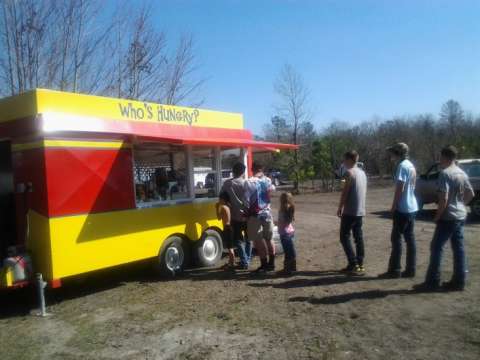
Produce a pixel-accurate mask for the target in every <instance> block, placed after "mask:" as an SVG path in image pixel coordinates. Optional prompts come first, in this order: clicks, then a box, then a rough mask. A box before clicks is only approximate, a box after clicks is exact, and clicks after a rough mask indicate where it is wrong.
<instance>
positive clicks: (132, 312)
mask: <svg viewBox="0 0 480 360" xmlns="http://www.w3.org/2000/svg"><path fill="white" fill-rule="evenodd" d="M391 191H392V189H391V188H377V189H372V190H370V192H369V195H368V216H367V218H366V220H365V226H364V232H365V238H366V268H367V274H366V276H365V277H362V278H352V277H347V276H344V275H341V274H339V273H338V272H337V270H338V269H340V268H342V267H344V266H345V258H344V255H343V252H342V249H341V247H340V244H339V242H338V226H339V220H338V219H337V218H336V216H335V210H336V204H337V200H338V194H337V193H333V194H315V195H301V196H298V197H296V201H297V241H296V245H297V250H298V257H299V259H298V267H299V272H298V274H297V275H296V276H293V277H289V278H282V277H277V276H275V275H273V274H272V275H267V276H262V277H255V276H251V275H250V274H249V273H248V272H244V271H242V272H237V273H236V274H229V273H225V272H222V271H221V270H218V269H193V270H189V271H187V272H186V274H185V275H183V276H181V277H177V278H176V279H174V280H170V281H166V280H159V279H157V278H156V277H155V276H154V275H152V274H151V273H150V271H149V267H147V266H146V265H143V264H140V265H133V266H131V265H130V266H128V267H123V268H120V269H114V270H109V271H106V272H101V273H97V274H93V275H90V276H88V277H86V278H84V279H77V280H75V281H72V282H71V283H69V284H66V285H65V287H64V288H62V289H61V290H60V291H56V292H55V293H53V294H50V297H49V307H48V311H49V312H50V313H52V316H50V317H48V318H39V317H35V316H32V315H30V314H29V312H30V311H31V309H32V305H31V304H30V303H29V302H28V301H27V300H26V297H27V296H28V295H29V294H28V293H26V292H22V293H14V294H1V295H0V296H1V297H2V299H1V300H0V305H1V308H0V359H4V360H7V359H67V360H68V359H278V360H281V359H386V358H388V359H390V360H393V359H436V360H439V359H479V358H480V308H479V305H480V223H479V222H478V221H477V222H475V221H473V220H471V221H469V224H468V225H467V226H466V230H465V236H466V248H467V253H468V262H469V271H470V273H469V283H468V289H467V290H466V291H465V292H463V293H459V292H455V293H434V294H417V293H414V292H412V291H411V287H412V285H413V284H415V283H419V282H421V281H422V280H423V277H424V274H425V270H426V266H427V261H428V255H429V252H428V249H429V243H430V240H431V237H432V234H433V229H434V226H433V224H432V222H431V219H432V216H433V211H432V210H428V209H427V210H426V211H424V212H423V213H422V214H421V215H420V216H419V221H418V222H417V225H416V235H417V242H418V276H417V278H416V279H413V280H410V279H398V280H379V279H377V275H378V274H379V273H382V272H384V271H385V270H386V266H387V261H388V255H389V250H390V241H389V233H390V229H391V220H390V219H389V218H388V217H387V214H386V212H385V210H386V209H388V208H389V204H390V199H391ZM280 262H281V258H280V259H279V263H280ZM254 265H255V266H257V260H256V261H255V264H254ZM451 268H452V263H451V251H450V249H447V251H446V254H445V258H444V262H443V269H444V272H443V278H444V279H445V280H447V279H448V278H449V276H450V275H451Z"/></svg>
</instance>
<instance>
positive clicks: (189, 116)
mask: <svg viewBox="0 0 480 360" xmlns="http://www.w3.org/2000/svg"><path fill="white" fill-rule="evenodd" d="M118 108H119V110H120V115H121V117H122V118H127V119H132V120H153V121H159V122H169V123H178V124H187V125H189V126H192V125H193V124H196V123H198V120H199V116H200V110H198V109H185V108H177V107H173V106H164V105H157V104H149V103H143V104H142V105H134V104H133V103H132V102H128V103H125V102H119V103H118Z"/></svg>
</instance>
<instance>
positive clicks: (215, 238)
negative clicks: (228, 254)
mask: <svg viewBox="0 0 480 360" xmlns="http://www.w3.org/2000/svg"><path fill="white" fill-rule="evenodd" d="M195 253H196V260H197V263H198V265H200V266H214V265H216V264H217V263H218V262H219V261H220V259H221V258H222V253H223V242H222V237H221V235H220V234H219V233H218V231H216V230H213V229H209V230H206V231H205V232H204V233H203V235H202V238H201V239H200V240H199V241H198V243H197V244H196V249H195Z"/></svg>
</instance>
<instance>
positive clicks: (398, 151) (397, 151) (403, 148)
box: [387, 142, 410, 158]
mask: <svg viewBox="0 0 480 360" xmlns="http://www.w3.org/2000/svg"><path fill="white" fill-rule="evenodd" d="M387 151H388V152H390V153H392V154H394V155H397V156H399V157H402V158H406V157H408V152H409V151H410V149H409V147H408V145H407V144H405V143H403V142H399V143H396V144H394V145H392V146H389V147H387Z"/></svg>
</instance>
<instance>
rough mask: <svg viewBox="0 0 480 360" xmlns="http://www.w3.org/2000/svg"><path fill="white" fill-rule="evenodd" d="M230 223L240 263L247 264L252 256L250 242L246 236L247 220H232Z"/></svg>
mask: <svg viewBox="0 0 480 360" xmlns="http://www.w3.org/2000/svg"><path fill="white" fill-rule="evenodd" d="M231 225H232V228H233V240H234V243H235V246H236V247H237V251H238V257H239V258H240V264H241V265H244V266H248V264H249V263H250V259H251V258H252V243H251V242H250V241H249V240H248V238H247V222H246V221H233V220H232V222H231Z"/></svg>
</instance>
